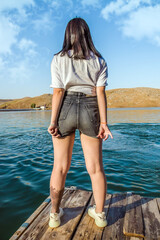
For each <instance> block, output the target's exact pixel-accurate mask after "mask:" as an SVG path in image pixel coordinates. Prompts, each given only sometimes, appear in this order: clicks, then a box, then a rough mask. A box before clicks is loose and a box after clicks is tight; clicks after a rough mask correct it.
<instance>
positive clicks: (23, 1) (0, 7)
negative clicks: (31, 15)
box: [0, 0, 35, 11]
mask: <svg viewBox="0 0 160 240" xmlns="http://www.w3.org/2000/svg"><path fill="white" fill-rule="evenodd" d="M28 5H33V6H34V5H35V4H34V1H33V0H20V1H19V0H18V1H16V0H15V1H13V0H7V1H0V11H4V10H9V9H17V10H19V11H20V10H21V9H22V8H23V7H25V6H28Z"/></svg>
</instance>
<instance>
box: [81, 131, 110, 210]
mask: <svg viewBox="0 0 160 240" xmlns="http://www.w3.org/2000/svg"><path fill="white" fill-rule="evenodd" d="M80 137H81V144H82V148H83V153H84V158H85V162H86V168H87V171H88V173H89V175H90V178H91V182H92V189H93V196H94V199H95V203H96V210H95V211H96V212H102V211H103V210H104V204H105V198H106V192H107V179H106V176H105V173H104V168H103V162H102V139H98V138H92V137H89V136H87V135H85V134H83V133H81V134H80Z"/></svg>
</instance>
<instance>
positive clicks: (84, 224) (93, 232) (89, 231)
mask: <svg viewBox="0 0 160 240" xmlns="http://www.w3.org/2000/svg"><path fill="white" fill-rule="evenodd" d="M110 200H111V194H106V199H105V206H104V211H105V213H106V215H107V213H108V209H109V204H110ZM93 204H95V200H94V196H93V195H92V198H91V200H90V202H89V204H88V206H87V208H86V211H85V214H84V215H83V218H82V219H81V222H80V224H79V225H78V228H77V230H76V233H75V235H74V236H73V238H72V239H74V240H80V239H87V240H93V239H94V240H96V239H97V240H99V239H101V237H102V233H103V228H99V227H97V226H96V224H95V220H94V219H93V218H91V217H90V216H89V215H88V208H89V207H90V205H93Z"/></svg>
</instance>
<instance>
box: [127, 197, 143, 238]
mask: <svg viewBox="0 0 160 240" xmlns="http://www.w3.org/2000/svg"><path fill="white" fill-rule="evenodd" d="M123 233H124V234H125V235H126V236H130V237H141V238H144V226H143V219H142V209H141V196H139V195H132V194H131V195H128V197H127V204H126V213H125V217H124V223H123Z"/></svg>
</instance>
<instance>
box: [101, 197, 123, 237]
mask: <svg viewBox="0 0 160 240" xmlns="http://www.w3.org/2000/svg"><path fill="white" fill-rule="evenodd" d="M126 195H127V194H126V193H125V194H113V195H112V198H111V204H110V206H109V211H108V215H107V221H108V225H107V226H106V227H105V228H104V231H103V236H102V239H103V240H106V239H109V240H125V238H126V236H125V235H124V234H123V221H124V216H125V209H126Z"/></svg>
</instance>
